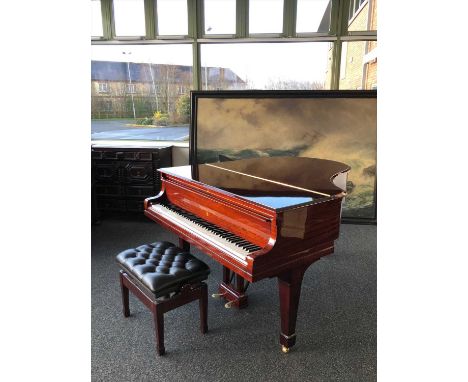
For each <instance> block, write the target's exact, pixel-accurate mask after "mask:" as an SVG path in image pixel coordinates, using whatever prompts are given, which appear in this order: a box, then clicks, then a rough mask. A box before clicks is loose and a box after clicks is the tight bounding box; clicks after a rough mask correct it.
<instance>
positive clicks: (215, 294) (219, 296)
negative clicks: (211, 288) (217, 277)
mask: <svg viewBox="0 0 468 382" xmlns="http://www.w3.org/2000/svg"><path fill="white" fill-rule="evenodd" d="M225 294H226V293H213V294H212V295H211V297H213V298H221V297H224V295H225Z"/></svg>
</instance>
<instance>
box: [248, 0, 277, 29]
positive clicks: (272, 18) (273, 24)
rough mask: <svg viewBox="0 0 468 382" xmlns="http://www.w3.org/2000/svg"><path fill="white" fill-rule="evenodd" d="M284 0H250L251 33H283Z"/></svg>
mask: <svg viewBox="0 0 468 382" xmlns="http://www.w3.org/2000/svg"><path fill="white" fill-rule="evenodd" d="M282 32H283V0H250V1H249V33H282Z"/></svg>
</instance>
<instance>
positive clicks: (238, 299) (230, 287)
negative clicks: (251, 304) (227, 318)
mask: <svg viewBox="0 0 468 382" xmlns="http://www.w3.org/2000/svg"><path fill="white" fill-rule="evenodd" d="M234 276H235V278H236V283H235V284H233V283H232V282H231V280H232V278H233V277H234ZM246 289H247V285H246V282H245V280H244V279H243V278H242V277H241V276H239V275H238V274H236V273H234V272H232V271H231V270H230V269H229V268H226V267H224V266H223V282H222V283H221V284H220V285H219V294H218V295H213V297H215V296H216V297H223V298H224V299H225V300H226V301H227V303H226V304H225V307H226V308H231V307H233V306H235V307H237V308H239V309H242V308H246V307H247V305H248V299H247V295H246V294H245V291H246Z"/></svg>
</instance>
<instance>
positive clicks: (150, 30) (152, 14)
mask: <svg viewBox="0 0 468 382" xmlns="http://www.w3.org/2000/svg"><path fill="white" fill-rule="evenodd" d="M330 1H331V20H330V30H329V32H328V33H324V32H310V33H297V32H296V18H297V0H289V1H286V0H285V1H284V2H283V31H282V33H273V34H272V33H255V34H251V33H249V0H236V34H235V35H233V34H229V35H212V34H209V35H207V34H205V33H204V0H187V18H188V20H187V23H188V34H187V35H184V36H178V35H177V36H176V35H174V36H172V35H159V34H158V33H157V30H158V15H157V0H144V6H145V24H146V34H145V36H116V35H115V21H114V16H113V1H112V0H101V15H102V19H103V36H102V37H99V38H91V44H93V45H114V44H117V45H118V44H128V45H132V44H135V45H139V44H149V45H152V44H191V45H192V52H193V54H192V59H193V66H192V70H193V76H192V78H193V84H192V88H193V90H200V89H202V84H201V70H202V68H201V60H200V47H201V44H211V43H217V44H219V43H221V44H222V43H252V42H255V43H269V42H281V43H291V42H313V41H322V42H329V43H332V44H333V48H332V66H331V76H332V81H331V86H330V89H331V90H334V89H338V88H339V79H340V61H341V49H342V43H343V42H344V41H363V40H365V41H377V31H376V30H370V31H348V24H349V7H350V2H353V4H354V1H361V0H330ZM373 1H376V0H362V3H361V5H360V8H361V7H364V6H365V4H369V7H370V6H371V3H372V2H373Z"/></svg>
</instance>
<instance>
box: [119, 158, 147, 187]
mask: <svg viewBox="0 0 468 382" xmlns="http://www.w3.org/2000/svg"><path fill="white" fill-rule="evenodd" d="M125 183H129V184H134V183H138V184H142V183H143V184H153V163H151V162H129V163H126V164H125Z"/></svg>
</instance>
